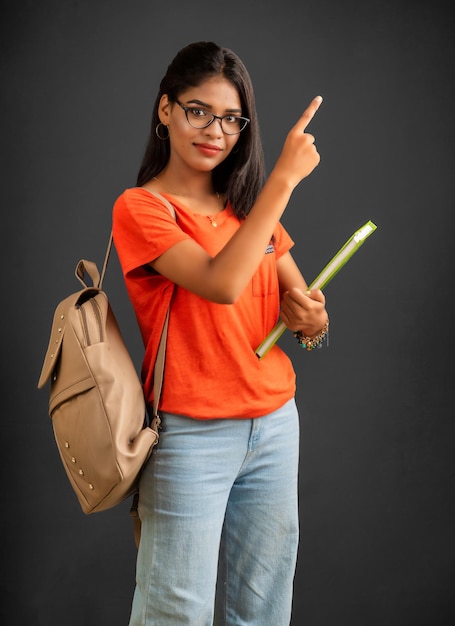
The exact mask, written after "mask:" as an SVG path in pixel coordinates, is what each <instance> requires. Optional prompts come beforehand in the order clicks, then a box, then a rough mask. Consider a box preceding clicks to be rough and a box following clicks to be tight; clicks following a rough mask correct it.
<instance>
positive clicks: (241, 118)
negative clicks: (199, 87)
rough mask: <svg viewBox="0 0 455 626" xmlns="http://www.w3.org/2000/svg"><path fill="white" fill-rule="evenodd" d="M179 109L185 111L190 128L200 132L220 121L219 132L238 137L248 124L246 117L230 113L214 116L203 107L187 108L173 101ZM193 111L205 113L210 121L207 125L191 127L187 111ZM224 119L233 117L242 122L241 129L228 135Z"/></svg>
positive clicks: (248, 120)
mask: <svg viewBox="0 0 455 626" xmlns="http://www.w3.org/2000/svg"><path fill="white" fill-rule="evenodd" d="M175 102H176V103H177V104H178V105H179V107H181V108H182V109H183V110H184V111H185V117H186V121H187V122H188V124H189V125H190V126H191V127H192V128H197V129H198V130H201V129H202V128H208V127H209V126H210V124H213V122H214V121H215V120H220V125H221V130H222V131H223V133H225V134H226V135H240V133H241V132H242V130H245V128H246V127H247V126H248V124H249V123H250V121H251V120H250V119H249V118H248V117H242V116H241V115H232V113H229V114H227V115H215V113H210V111H207V109H204V107H201V106H199V107H197V106H195V107H187V106H185V105H184V104H182V103H181V102H179V101H178V100H176V101H175ZM194 110H196V111H197V110H202V111H205V112H206V113H207V115H211V116H212V119H211V120H210V121H209V122H207V124H204V126H193V124H192V123H191V122H190V120H189V118H188V111H194ZM226 117H235V119H237V120H241V121H242V122H244V125H243V126H242V128H241V129H240V130H238V131H237V132H235V133H228V132H226V131H225V129H224V126H223V120H224V119H225V118H226Z"/></svg>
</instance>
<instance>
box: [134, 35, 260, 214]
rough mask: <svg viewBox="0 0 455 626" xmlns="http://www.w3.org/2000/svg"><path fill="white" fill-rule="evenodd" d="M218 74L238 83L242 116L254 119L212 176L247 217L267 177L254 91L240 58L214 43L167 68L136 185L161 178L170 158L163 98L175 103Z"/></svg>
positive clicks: (183, 54)
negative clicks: (160, 128) (162, 133)
mask: <svg viewBox="0 0 455 626" xmlns="http://www.w3.org/2000/svg"><path fill="white" fill-rule="evenodd" d="M214 76H223V77H224V78H226V79H227V80H229V81H230V82H231V83H232V84H233V85H234V87H235V88H236V89H237V92H238V94H239V97H240V101H241V104H242V115H243V116H245V117H248V118H249V119H250V120H251V121H250V123H249V124H248V126H247V127H246V128H245V129H244V130H243V131H242V132H241V133H240V137H239V140H238V142H237V144H236V145H235V148H234V151H233V152H231V154H230V155H229V156H228V157H227V158H226V159H225V160H224V161H223V162H222V163H220V165H218V166H217V167H216V168H215V169H214V170H213V172H212V176H213V185H214V188H215V189H216V191H218V192H219V193H223V194H225V196H226V198H227V199H228V200H229V201H230V203H231V205H232V207H233V210H234V212H235V213H236V215H238V216H239V217H240V218H243V217H245V216H246V215H247V214H248V212H249V211H250V209H251V207H252V206H253V204H254V202H255V200H256V198H257V195H258V193H259V191H260V190H261V188H262V186H263V184H264V178H265V167H264V154H263V149H262V143H261V138H260V133H259V124H258V119H257V113H256V106H255V99H254V91H253V85H252V83H251V78H250V76H249V74H248V71H247V69H246V67H245V66H244V64H243V62H242V61H241V60H240V59H239V57H238V56H237V55H236V54H235V53H234V52H232V51H231V50H229V49H228V48H221V47H220V46H218V45H217V44H215V43H212V42H206V41H202V42H198V43H192V44H190V45H188V46H186V47H185V48H183V49H182V50H180V52H178V54H177V56H176V57H175V58H174V60H173V61H172V63H171V64H170V65H169V67H168V68H167V72H166V75H165V76H164V78H163V79H162V81H161V83H160V90H159V93H158V96H157V98H156V101H155V105H154V107H153V114H152V125H151V130H150V138H149V140H148V144H147V148H146V150H145V154H144V158H143V160H142V164H141V167H140V169H139V173H138V176H137V181H136V182H137V185H138V186H139V187H140V186H142V185H144V184H145V183H146V182H147V181H149V180H150V179H151V178H153V177H154V176H157V175H158V174H159V173H160V172H161V171H162V170H163V169H164V167H165V166H166V164H167V162H168V160H169V155H170V145H169V140H165V141H163V140H161V139H159V138H158V137H157V136H156V133H155V128H156V126H157V125H158V124H159V122H160V119H159V117H158V106H159V103H160V100H161V97H162V96H163V95H164V94H167V95H168V98H169V101H171V102H175V101H176V100H177V99H178V97H179V95H180V94H181V93H182V92H183V91H185V90H186V89H188V88H189V87H196V86H197V85H200V84H201V83H202V82H203V81H205V80H207V79H208V78H211V77H214Z"/></svg>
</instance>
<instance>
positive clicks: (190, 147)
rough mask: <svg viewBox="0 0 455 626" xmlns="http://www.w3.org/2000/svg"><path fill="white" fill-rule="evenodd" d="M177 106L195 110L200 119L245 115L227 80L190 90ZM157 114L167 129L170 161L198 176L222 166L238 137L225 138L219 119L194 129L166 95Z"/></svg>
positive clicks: (183, 113)
mask: <svg viewBox="0 0 455 626" xmlns="http://www.w3.org/2000/svg"><path fill="white" fill-rule="evenodd" d="M178 102H179V103H180V104H182V105H184V106H185V107H189V108H191V109H196V111H195V112H194V113H193V115H194V114H195V115H196V116H198V115H201V116H203V112H204V111H205V112H207V113H214V114H215V115H219V116H224V115H240V116H241V115H244V112H242V107H241V103H240V97H239V94H238V92H237V89H236V88H235V87H234V85H233V84H232V83H231V82H230V81H228V80H227V79H226V78H220V77H216V78H209V79H207V80H206V81H205V82H203V83H201V84H200V85H198V86H197V87H190V88H189V89H187V90H186V91H184V92H182V93H181V94H180V95H179V97H178ZM158 114H159V117H160V121H161V122H162V123H163V124H165V125H166V126H168V128H169V141H170V146H171V154H170V161H171V162H173V164H176V165H178V164H180V165H181V166H184V167H185V166H186V167H187V168H190V169H194V170H196V171H198V172H211V171H212V170H213V169H214V168H215V167H216V166H217V165H219V164H220V163H222V161H224V160H225V159H226V158H227V157H228V155H229V154H230V152H231V151H232V149H233V148H234V146H235V145H236V143H237V141H238V140H239V137H240V134H237V135H229V134H226V133H225V132H224V131H223V130H222V128H221V123H220V120H218V119H215V120H214V121H213V122H212V123H211V124H210V126H207V127H206V128H193V126H191V125H190V124H189V122H188V120H187V117H186V114H185V111H184V109H182V107H181V106H179V104H178V103H177V102H169V100H168V97H167V95H163V97H162V98H161V101H160V105H159V109H158ZM190 115H191V114H190ZM223 124H224V122H223Z"/></svg>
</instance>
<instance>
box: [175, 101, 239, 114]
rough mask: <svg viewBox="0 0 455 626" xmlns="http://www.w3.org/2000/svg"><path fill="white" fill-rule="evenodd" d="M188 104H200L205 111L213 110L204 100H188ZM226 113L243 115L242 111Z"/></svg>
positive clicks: (231, 110) (227, 110)
mask: <svg viewBox="0 0 455 626" xmlns="http://www.w3.org/2000/svg"><path fill="white" fill-rule="evenodd" d="M187 104H198V105H199V106H201V107H204V109H213V107H212V105H211V104H207V102H202V100H196V99H194V100H188V101H187ZM225 111H226V112H228V113H241V112H242V110H241V109H225Z"/></svg>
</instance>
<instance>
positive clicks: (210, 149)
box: [194, 143, 221, 156]
mask: <svg viewBox="0 0 455 626" xmlns="http://www.w3.org/2000/svg"><path fill="white" fill-rule="evenodd" d="M194 145H195V146H196V148H197V149H198V150H199V152H202V154H204V155H206V156H216V155H218V154H219V153H220V152H221V148H219V147H218V146H214V145H213V144H210V143H196V144H194Z"/></svg>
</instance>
